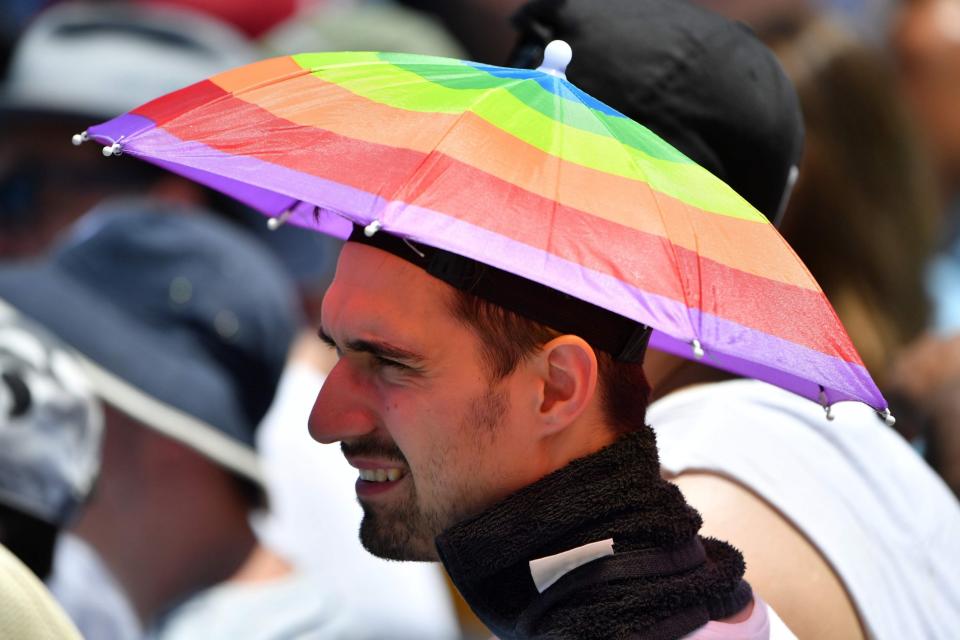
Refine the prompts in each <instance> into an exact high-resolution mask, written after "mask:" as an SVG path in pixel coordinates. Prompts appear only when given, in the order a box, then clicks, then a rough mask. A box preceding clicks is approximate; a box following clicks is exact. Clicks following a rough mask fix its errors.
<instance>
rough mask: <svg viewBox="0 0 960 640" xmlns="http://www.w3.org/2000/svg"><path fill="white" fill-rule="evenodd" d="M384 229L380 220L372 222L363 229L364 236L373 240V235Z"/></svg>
mask: <svg viewBox="0 0 960 640" xmlns="http://www.w3.org/2000/svg"><path fill="white" fill-rule="evenodd" d="M382 227H383V223H382V222H380V221H379V220H374V221H373V222H371V223H370V224H368V225H367V226H365V227H364V228H363V235H365V236H367V237H368V238H372V237H373V234H375V233H376V232H377V231H380V229H381V228H382Z"/></svg>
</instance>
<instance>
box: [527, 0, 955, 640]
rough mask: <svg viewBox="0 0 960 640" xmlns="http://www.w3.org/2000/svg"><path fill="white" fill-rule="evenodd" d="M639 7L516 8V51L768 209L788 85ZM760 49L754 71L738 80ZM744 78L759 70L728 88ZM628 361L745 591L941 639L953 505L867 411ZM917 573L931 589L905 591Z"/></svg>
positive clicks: (846, 623)
mask: <svg viewBox="0 0 960 640" xmlns="http://www.w3.org/2000/svg"><path fill="white" fill-rule="evenodd" d="M655 4H656V3H650V2H642V3H622V2H615V1H611V2H604V3H598V2H586V1H583V2H578V1H577V0H569V1H568V2H566V3H563V4H562V5H558V4H556V3H546V2H535V3H531V4H530V5H528V6H527V7H526V8H525V10H524V12H522V13H521V14H520V16H519V18H518V20H519V25H518V26H520V28H521V48H520V49H519V51H520V52H521V53H522V52H523V49H524V47H527V48H533V49H534V53H535V50H536V47H538V46H539V47H542V46H543V44H544V42H545V41H547V40H549V39H551V38H554V37H562V38H566V39H569V41H570V43H571V45H572V47H573V48H574V51H576V52H577V55H576V58H575V59H576V60H579V61H580V63H581V64H580V66H576V67H574V65H571V69H570V74H569V75H570V78H571V81H573V82H574V83H576V84H578V85H580V86H585V87H593V86H596V87H598V89H599V90H601V91H603V92H604V93H603V94H602V96H603V97H604V99H605V100H606V101H607V102H608V103H609V104H610V105H611V106H613V107H614V108H617V109H619V110H621V111H623V112H624V113H626V114H628V115H631V116H633V117H634V118H635V119H637V120H638V121H640V122H643V123H645V124H647V126H649V127H650V128H651V129H653V130H654V131H655V132H657V133H658V134H659V135H661V136H663V137H664V138H665V139H666V140H668V141H669V142H671V143H672V144H674V145H676V146H677V147H678V148H680V149H682V150H683V151H684V152H685V153H687V154H688V155H689V156H690V157H691V158H693V159H694V160H696V161H698V162H699V163H701V164H703V165H704V166H707V167H708V168H710V169H711V171H713V172H714V173H716V174H717V175H719V176H722V177H725V178H726V179H727V181H728V182H729V183H730V184H731V185H732V186H734V188H735V189H737V191H738V192H739V193H740V194H741V195H743V196H744V197H745V198H746V199H747V200H748V201H750V202H751V203H752V204H753V205H754V206H755V207H757V208H758V209H759V210H760V211H761V212H762V213H764V214H765V215H766V216H767V217H768V218H770V219H771V220H776V219H777V218H778V217H779V216H780V214H782V213H783V211H784V204H785V200H786V196H785V195H782V194H785V193H789V190H790V189H791V188H792V184H791V180H790V175H791V172H790V171H789V168H790V167H792V166H796V165H797V164H798V162H799V159H800V149H801V145H800V143H801V141H802V130H803V124H802V122H801V120H800V114H799V111H798V109H797V105H796V97H795V96H794V94H793V91H792V89H790V88H789V87H790V86H789V83H788V81H787V80H786V78H785V77H784V76H783V73H782V71H780V70H779V67H778V66H777V65H776V63H775V62H774V61H773V60H772V59H771V57H770V54H769V52H765V53H764V54H763V55H754V56H750V57H749V58H746V57H745V56H740V55H738V54H739V52H741V51H742V48H741V47H742V44H741V45H740V46H729V47H726V48H724V44H723V43H722V42H721V41H719V40H718V39H716V38H714V39H712V40H711V39H707V38H698V39H696V41H697V42H698V47H697V48H696V49H693V51H697V52H700V53H702V56H701V57H700V58H697V57H696V56H695V55H692V54H691V53H690V52H689V51H687V50H685V49H683V48H682V47H680V48H674V49H670V48H668V47H666V46H665V45H664V42H665V41H668V42H669V41H670V40H671V39H674V38H675V37H676V36H675V35H671V34H677V33H683V32H684V31H685V30H687V29H688V28H689V27H688V26H687V25H689V24H691V23H692V21H691V20H682V21H680V22H679V25H680V26H677V24H673V25H670V24H669V23H668V22H667V19H666V17H665V16H666V15H669V14H670V13H672V12H664V11H657V12H656V13H654V14H651V13H650V11H649V9H650V7H652V6H654V5H655ZM711 4H712V5H714V6H716V5H717V3H711ZM672 6H673V9H674V10H675V11H680V10H681V8H682V6H683V4H682V3H672ZM588 27H589V28H588ZM638 30H643V31H644V33H645V37H637V32H638ZM647 30H649V32H647ZM690 41H693V40H690ZM734 42H736V40H734ZM704 43H710V44H711V45H712V47H713V48H707V45H705V44H704ZM818 59H819V60H821V61H822V60H824V58H823V54H822V53H820V54H819V56H818ZM748 60H749V61H748ZM764 60H766V61H768V63H767V64H768V65H769V66H767V67H766V69H767V73H763V72H755V73H753V74H750V73H744V69H749V66H748V65H750V64H754V65H755V64H760V63H761V62H762V61H764ZM677 69H682V72H679V71H676V70H677ZM667 73H670V75H669V79H670V82H671V85H670V86H671V88H672V93H671V94H670V96H665V97H662V96H661V95H660V93H661V92H660V91H659V89H658V88H659V87H661V86H662V83H663V82H664V81H665V80H664V78H665V77H667V76H666V75H665V74H667ZM750 75H753V76H754V77H765V78H767V80H766V82H765V83H763V84H761V85H760V86H759V88H757V89H756V90H753V91H748V90H746V89H738V87H741V86H742V85H740V84H739V83H740V82H741V81H740V80H739V79H738V78H741V77H744V76H750ZM774 79H778V81H776V80H774ZM671 97H672V98H673V99H672V101H671V100H670V98H671ZM664 102H667V103H668V106H669V108H664V107H663V103H664ZM743 113H750V114H752V115H751V116H747V117H744V116H743ZM745 122H749V126H747V127H746V128H747V129H748V131H746V132H744V126H745V125H744V123H745ZM752 157H762V158H764V161H763V162H761V163H757V164H755V163H753V162H752V160H751V158H752ZM778 194H779V195H778ZM801 224H802V222H801ZM645 367H646V371H647V373H648V376H649V379H650V382H651V385H652V387H653V398H654V402H653V403H652V404H651V406H650V410H649V413H648V421H649V423H650V424H651V426H652V427H653V428H654V429H655V430H656V432H657V440H658V443H659V447H660V453H661V463H662V465H663V467H664V473H665V475H667V476H669V477H671V478H672V480H673V481H674V482H675V483H676V484H677V485H678V486H679V487H680V488H681V490H683V491H684V495H685V496H686V498H687V499H688V500H689V501H690V503H691V504H692V505H693V506H695V507H696V508H697V509H698V510H699V511H700V512H701V513H702V514H703V517H704V522H705V527H704V528H705V530H706V531H709V532H711V534H712V535H716V536H718V537H720V538H722V539H725V540H729V541H731V542H732V543H733V544H734V545H736V546H737V547H738V548H739V549H741V550H742V551H743V553H744V557H745V559H746V561H747V567H748V570H747V578H748V580H750V582H751V585H752V586H753V587H754V589H755V591H756V592H758V593H760V594H761V595H762V596H763V597H764V598H765V599H766V600H767V601H768V602H770V603H771V605H772V606H773V607H774V608H775V609H776V610H777V612H778V613H780V614H781V615H782V616H783V619H784V621H785V622H786V623H787V625H788V626H789V627H790V628H791V629H792V630H793V631H794V632H796V633H797V635H798V636H799V637H816V638H828V637H836V638H851V637H863V635H864V634H866V635H869V636H871V637H891V638H892V637H942V636H944V635H949V633H950V632H949V631H947V630H948V629H950V628H952V627H955V626H956V620H955V613H953V612H955V611H957V608H956V606H955V604H954V605H951V602H952V603H956V601H957V595H956V594H957V593H958V587H957V586H956V580H955V579H954V578H953V577H952V576H951V575H950V573H949V570H945V569H943V568H942V567H946V566H950V564H949V563H947V564H944V563H943V561H942V559H941V558H942V557H944V556H946V557H953V558H955V557H956V553H957V552H956V546H955V545H952V543H949V542H948V541H949V540H952V539H955V538H956V536H957V532H958V531H960V515H958V512H957V506H956V504H955V502H954V501H953V500H952V499H951V498H950V496H949V495H948V494H947V492H946V491H945V490H944V487H943V485H942V483H940V482H939V481H938V480H937V479H936V478H935V477H934V476H933V474H932V473H931V472H930V470H929V469H927V468H926V467H925V466H924V465H923V464H922V462H921V461H920V460H919V459H918V458H917V456H916V455H914V454H913V452H912V451H910V449H909V447H908V446H907V445H906V443H904V442H903V441H902V440H901V439H900V438H899V437H898V436H897V435H896V434H895V433H893V432H892V431H890V430H889V429H888V428H887V427H886V426H885V425H884V424H883V423H882V422H881V421H880V420H878V419H877V417H876V415H875V413H874V412H873V411H871V410H870V409H869V408H867V407H862V406H856V405H851V404H849V403H844V404H843V405H840V406H837V407H835V408H834V410H833V415H834V418H835V419H834V420H833V421H830V422H828V421H827V420H826V418H825V416H824V411H823V409H821V408H820V407H818V406H816V405H815V404H814V403H811V402H809V401H806V400H804V399H802V398H799V397H795V396H793V395H792V394H789V393H786V392H784V391H782V390H780V389H776V388H774V387H772V386H770V385H767V384H765V383H761V382H758V381H752V380H728V379H729V378H730V376H728V375H726V374H725V373H723V372H721V371H718V370H716V369H712V368H710V367H707V366H704V365H702V364H695V363H693V362H690V361H686V360H683V359H680V358H676V357H674V356H670V355H667V354H664V353H660V352H657V351H651V352H650V353H649V354H648V356H647V358H646V361H645ZM720 380H727V381H724V382H720ZM851 505H856V508H852V507H851ZM919 505H924V507H923V508H920V506H919ZM918 541H919V542H918ZM955 563H956V561H954V564H955ZM931 576H934V577H931ZM933 584H936V585H937V587H935V588H934V592H935V595H931V596H930V597H926V596H925V597H924V598H917V597H916V595H915V594H916V593H927V592H929V591H930V589H931V585H933Z"/></svg>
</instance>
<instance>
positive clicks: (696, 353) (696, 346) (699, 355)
mask: <svg viewBox="0 0 960 640" xmlns="http://www.w3.org/2000/svg"><path fill="white" fill-rule="evenodd" d="M690 347H691V348H692V349H693V357H694V358H696V359H697V360H702V359H703V356H705V355H706V352H705V351H704V350H703V345H701V344H700V341H699V340H697V339H696V338H694V339H693V340H692V341H691V342H690Z"/></svg>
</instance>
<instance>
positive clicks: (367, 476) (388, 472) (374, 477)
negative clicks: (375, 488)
mask: <svg viewBox="0 0 960 640" xmlns="http://www.w3.org/2000/svg"><path fill="white" fill-rule="evenodd" d="M358 471H359V472H360V479H361V480H363V481H365V482H396V481H397V480H399V479H400V478H402V477H403V476H405V475H406V472H405V471H404V470H403V469H398V468H390V469H383V468H381V469H358Z"/></svg>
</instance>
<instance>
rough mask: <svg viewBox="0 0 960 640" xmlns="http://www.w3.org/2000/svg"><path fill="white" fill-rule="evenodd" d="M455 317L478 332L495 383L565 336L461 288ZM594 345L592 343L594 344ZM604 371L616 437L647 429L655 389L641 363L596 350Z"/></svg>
mask: <svg viewBox="0 0 960 640" xmlns="http://www.w3.org/2000/svg"><path fill="white" fill-rule="evenodd" d="M450 307H451V311H452V312H453V315H454V317H456V318H457V319H458V320H460V321H462V322H463V323H464V324H466V325H467V326H468V327H470V328H471V329H473V330H474V331H475V332H476V334H477V337H478V338H479V340H480V348H481V358H482V359H483V363H484V365H485V366H486V367H487V371H488V373H489V375H490V377H491V380H500V379H503V378H505V377H506V376H507V375H509V374H510V373H512V372H513V371H514V370H515V369H516V368H517V366H518V365H519V364H520V363H521V362H522V361H523V360H524V358H527V357H529V356H531V355H533V354H534V353H535V352H536V351H537V350H538V349H539V348H540V347H542V346H543V345H544V344H546V343H547V342H549V341H550V340H552V339H553V338H555V337H557V336H559V335H561V332H559V331H557V330H555V329H552V328H551V327H548V326H547V325H545V324H542V323H539V322H536V321H534V320H530V319H528V318H525V317H523V316H521V315H519V314H517V313H514V312H512V311H509V310H508V309H505V308H503V307H501V306H499V305H496V304H494V303H492V302H489V301H487V300H484V299H483V298H479V297H477V296H475V295H472V294H470V293H468V292H466V291H462V290H460V289H454V290H453V297H452V301H451V305H450ZM588 342H589V341H588ZM594 353H595V354H596V356H597V364H598V367H599V375H598V378H599V385H598V387H599V392H600V401H601V407H602V409H603V412H604V416H605V417H606V419H607V422H608V423H609V425H610V427H611V429H612V431H613V432H614V434H615V435H617V436H621V435H624V434H626V433H630V432H633V431H637V430H639V429H642V428H645V427H646V412H647V404H648V403H649V399H650V385H649V383H648V382H647V377H646V375H645V374H644V372H643V365H642V364H640V363H637V362H622V361H618V360H616V359H615V358H614V357H613V356H612V355H610V354H609V353H607V352H605V351H603V350H601V349H596V348H594Z"/></svg>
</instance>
